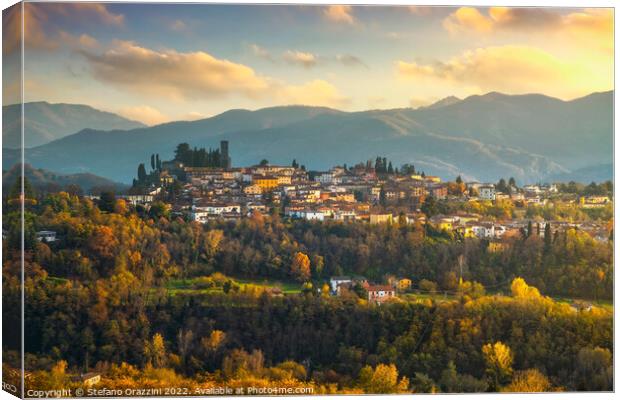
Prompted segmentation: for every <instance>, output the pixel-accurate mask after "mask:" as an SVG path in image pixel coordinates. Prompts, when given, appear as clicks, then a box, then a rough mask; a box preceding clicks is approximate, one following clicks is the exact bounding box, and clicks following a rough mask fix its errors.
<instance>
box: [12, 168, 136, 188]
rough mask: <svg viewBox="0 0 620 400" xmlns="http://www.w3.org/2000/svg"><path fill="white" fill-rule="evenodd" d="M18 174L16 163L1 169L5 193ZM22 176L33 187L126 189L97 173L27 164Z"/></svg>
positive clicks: (124, 186)
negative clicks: (59, 169) (50, 168)
mask: <svg viewBox="0 0 620 400" xmlns="http://www.w3.org/2000/svg"><path fill="white" fill-rule="evenodd" d="M20 175H21V171H20V168H19V165H17V164H16V165H15V166H14V167H13V168H11V169H10V170H8V171H3V173H2V186H3V191H4V192H5V193H7V192H8V188H9V187H11V186H12V185H13V184H14V183H15V181H16V180H17V179H18V178H19V177H20ZM24 176H25V177H26V179H28V181H29V182H30V184H31V185H32V187H34V188H35V189H50V188H55V189H64V188H66V187H67V186H68V185H78V186H79V187H80V188H82V190H83V191H84V192H89V191H91V190H92V189H93V188H95V189H96V188H106V189H113V190H115V191H117V192H120V191H123V190H125V189H127V186H126V185H123V184H122V183H118V182H113V181H111V180H109V179H106V178H102V177H100V176H97V175H93V174H89V173H79V174H70V175H63V174H57V173H55V172H51V171H47V170H44V169H35V168H33V167H32V166H31V165H29V164H25V165H24Z"/></svg>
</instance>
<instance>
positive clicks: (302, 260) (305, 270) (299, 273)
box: [291, 251, 310, 282]
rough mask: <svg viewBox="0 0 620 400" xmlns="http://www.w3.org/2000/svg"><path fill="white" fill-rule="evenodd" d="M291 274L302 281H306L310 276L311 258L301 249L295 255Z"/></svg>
mask: <svg viewBox="0 0 620 400" xmlns="http://www.w3.org/2000/svg"><path fill="white" fill-rule="evenodd" d="M291 275H293V276H294V277H295V278H296V279H297V280H299V281H300V282H305V281H307V280H308V279H309V278H310V258H308V256H307V255H305V254H304V253H302V252H300V251H298V252H297V253H295V255H294V256H293V260H292V262H291Z"/></svg>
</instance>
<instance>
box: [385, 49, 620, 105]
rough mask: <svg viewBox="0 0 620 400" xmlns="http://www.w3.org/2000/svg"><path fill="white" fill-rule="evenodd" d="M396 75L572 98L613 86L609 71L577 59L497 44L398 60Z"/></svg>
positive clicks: (507, 91) (539, 50) (482, 90)
mask: <svg viewBox="0 0 620 400" xmlns="http://www.w3.org/2000/svg"><path fill="white" fill-rule="evenodd" d="M396 67H397V71H398V74H399V76H401V77H403V78H407V79H415V80H418V81H423V80H428V79H431V80H435V81H443V82H449V83H451V84H453V85H467V86H469V87H474V88H477V89H478V91H479V92H486V91H501V92H506V93H540V92H544V93H548V94H550V95H555V96H558V97H561V98H573V97H576V96H580V95H584V94H587V93H590V92H593V91H602V90H609V89H610V88H612V87H613V82H612V76H613V75H612V74H611V73H609V74H593V73H592V72H591V71H590V69H589V67H588V66H587V65H585V64H582V63H580V62H579V61H578V60H570V61H563V60H560V59H558V58H556V57H554V56H553V55H551V54H549V53H547V52H545V51H543V50H541V49H538V48H534V47H528V46H497V47H486V48H479V49H476V50H472V51H466V52H465V53H464V54H462V55H460V56H458V57H454V58H452V59H451V60H449V61H447V62H441V61H437V62H434V63H430V64H418V63H416V62H405V61H398V62H397V63H396Z"/></svg>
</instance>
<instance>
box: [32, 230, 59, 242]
mask: <svg viewBox="0 0 620 400" xmlns="http://www.w3.org/2000/svg"><path fill="white" fill-rule="evenodd" d="M36 236H37V240H38V241H39V242H47V243H50V242H55V241H56V232H54V231H39V232H37V233H36Z"/></svg>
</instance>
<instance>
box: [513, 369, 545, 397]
mask: <svg viewBox="0 0 620 400" xmlns="http://www.w3.org/2000/svg"><path fill="white" fill-rule="evenodd" d="M550 390H551V382H549V379H548V378H547V377H546V376H545V375H543V374H542V373H541V372H540V371H538V370H537V369H528V370H525V371H518V372H516V373H515V375H514V377H513V379H512V382H510V384H509V385H508V386H506V387H504V388H502V392H513V393H519V392H521V393H524V392H525V393H527V392H530V393H532V392H548V391H550Z"/></svg>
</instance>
